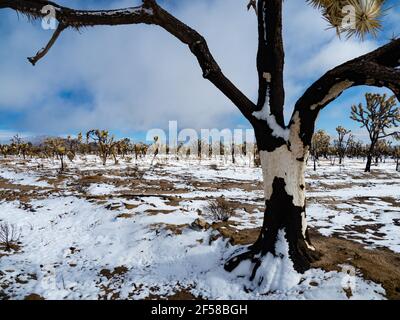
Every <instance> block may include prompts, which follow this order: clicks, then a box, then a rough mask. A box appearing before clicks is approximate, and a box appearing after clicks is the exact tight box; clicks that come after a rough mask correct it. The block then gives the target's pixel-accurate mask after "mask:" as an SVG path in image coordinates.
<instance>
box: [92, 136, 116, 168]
mask: <svg viewBox="0 0 400 320" xmlns="http://www.w3.org/2000/svg"><path fill="white" fill-rule="evenodd" d="M86 140H87V142H88V143H89V141H90V140H92V141H94V142H95V143H96V145H97V146H98V152H99V156H100V159H101V161H102V163H103V166H105V165H106V163H107V159H108V158H109V157H110V156H113V157H114V161H115V164H117V163H118V160H117V156H116V146H117V144H118V142H117V141H115V137H114V136H110V134H109V132H108V131H106V130H98V129H95V130H89V131H88V132H87V133H86Z"/></svg>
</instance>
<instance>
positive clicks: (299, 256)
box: [225, 177, 318, 280]
mask: <svg viewBox="0 0 400 320" xmlns="http://www.w3.org/2000/svg"><path fill="white" fill-rule="evenodd" d="M299 187H300V186H299ZM272 188H273V193H272V196H271V198H270V199H268V200H266V201H265V213H264V223H263V227H262V230H261V233H260V235H259V238H258V240H257V241H256V242H255V243H254V244H253V245H252V246H251V247H249V251H247V252H245V253H243V254H241V255H239V256H235V257H233V258H231V259H230V260H228V261H227V263H226V264H225V269H226V270H227V271H232V270H234V269H235V268H236V267H237V266H238V265H239V264H240V263H241V262H242V261H243V260H246V259H250V260H251V261H252V262H253V263H254V269H253V272H252V275H251V278H250V280H253V279H254V277H255V274H256V272H257V269H258V267H259V266H260V265H261V260H262V258H263V257H264V256H265V255H266V254H267V253H271V254H273V255H275V244H276V239H277V235H278V231H279V230H282V229H283V230H284V231H285V234H286V240H287V242H288V244H289V256H290V258H291V260H292V261H293V267H294V269H295V270H296V271H297V272H300V273H303V272H305V271H306V270H308V269H309V268H310V263H311V262H312V261H314V260H316V259H317V258H318V253H317V252H315V251H313V250H311V249H310V248H309V246H310V243H309V241H310V239H309V237H308V230H306V236H305V237H304V236H303V221H302V213H304V212H305V207H298V206H295V205H294V204H293V197H292V196H290V195H288V194H287V192H286V190H285V181H284V179H282V178H278V177H277V178H275V179H274V182H273V185H272ZM303 188H304V186H303ZM307 242H308V244H307Z"/></svg>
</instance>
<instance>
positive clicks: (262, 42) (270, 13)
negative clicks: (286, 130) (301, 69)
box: [257, 0, 285, 126]
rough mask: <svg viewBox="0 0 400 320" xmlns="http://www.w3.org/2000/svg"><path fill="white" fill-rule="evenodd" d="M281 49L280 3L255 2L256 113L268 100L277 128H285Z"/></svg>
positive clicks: (282, 53)
mask: <svg viewBox="0 0 400 320" xmlns="http://www.w3.org/2000/svg"><path fill="white" fill-rule="evenodd" d="M284 59H285V54H284V49H283V40H282V0H259V1H258V53H257V70H258V80H259V89H258V102H257V107H258V109H259V110H261V108H262V107H263V106H264V104H265V102H266V99H267V96H268V99H269V103H270V110H271V113H272V114H273V115H275V117H276V121H277V123H278V124H279V125H281V126H284V124H285V123H284V118H283V106H284V103H285V91H284V86H283V68H284Z"/></svg>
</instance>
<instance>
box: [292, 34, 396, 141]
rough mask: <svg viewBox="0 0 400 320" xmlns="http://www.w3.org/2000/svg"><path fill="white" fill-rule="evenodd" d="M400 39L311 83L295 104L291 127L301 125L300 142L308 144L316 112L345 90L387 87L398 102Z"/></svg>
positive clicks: (312, 131)
mask: <svg viewBox="0 0 400 320" xmlns="http://www.w3.org/2000/svg"><path fill="white" fill-rule="evenodd" d="M399 66H400V39H397V40H393V41H392V42H390V43H389V44H387V45H385V46H383V47H381V48H379V49H377V50H375V51H373V52H371V53H368V54H366V55H363V56H361V57H359V58H356V59H353V60H351V61H348V62H346V63H344V64H342V65H340V66H338V67H336V68H334V69H332V70H330V71H328V72H327V73H326V74H325V75H323V76H322V77H321V78H320V79H319V80H317V81H316V82H314V84H312V85H311V86H310V87H309V88H308V89H307V90H306V91H305V93H304V95H303V96H302V97H301V98H300V99H299V100H298V101H297V102H296V105H295V108H294V112H293V116H292V120H291V125H293V124H294V123H295V119H296V118H297V117H299V118H300V121H301V130H300V132H301V134H300V135H301V139H302V141H303V144H304V145H305V146H309V145H310V144H311V138H312V135H313V133H314V126H315V120H316V119H317V116H318V114H319V112H320V111H321V110H322V109H323V108H324V107H326V106H327V105H328V104H329V103H330V102H332V101H333V100H335V99H336V98H337V97H339V96H340V95H341V94H342V93H343V92H344V91H345V90H347V89H349V88H351V87H355V86H361V85H367V86H377V87H386V88H388V89H390V90H392V91H393V92H394V94H395V95H396V97H397V98H398V99H399V101H400V70H399V69H398V67H399Z"/></svg>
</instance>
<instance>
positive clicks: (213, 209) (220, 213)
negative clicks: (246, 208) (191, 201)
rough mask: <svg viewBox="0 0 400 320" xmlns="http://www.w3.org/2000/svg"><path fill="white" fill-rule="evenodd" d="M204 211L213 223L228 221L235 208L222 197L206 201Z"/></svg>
mask: <svg viewBox="0 0 400 320" xmlns="http://www.w3.org/2000/svg"><path fill="white" fill-rule="evenodd" d="M204 209H205V211H206V212H208V213H209V214H210V215H211V217H212V218H213V219H214V220H215V221H228V219H229V218H230V217H231V216H232V214H233V211H234V210H235V208H234V207H233V206H232V205H231V204H230V203H229V202H228V201H226V200H225V199H224V198H222V197H221V198H217V199H215V200H210V201H208V204H207V205H206V206H205V208H204Z"/></svg>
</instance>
